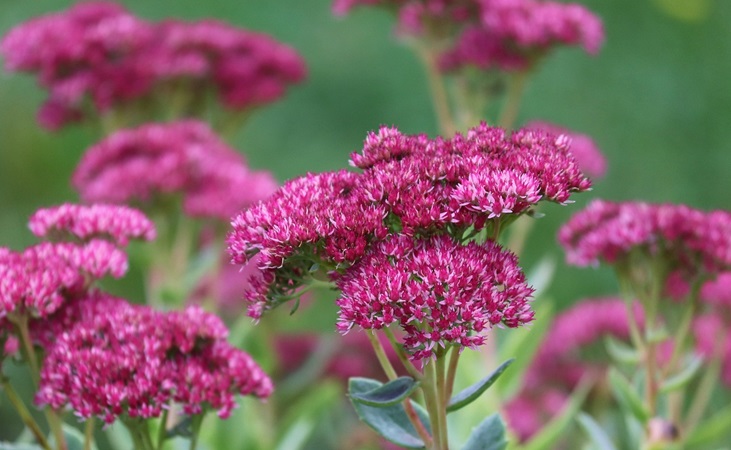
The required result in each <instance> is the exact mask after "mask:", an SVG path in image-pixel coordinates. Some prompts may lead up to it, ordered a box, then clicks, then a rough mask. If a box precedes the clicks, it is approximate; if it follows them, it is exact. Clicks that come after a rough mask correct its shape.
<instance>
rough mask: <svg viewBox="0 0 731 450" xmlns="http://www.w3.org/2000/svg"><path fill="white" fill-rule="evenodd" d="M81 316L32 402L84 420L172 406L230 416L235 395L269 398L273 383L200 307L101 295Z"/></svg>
mask: <svg viewBox="0 0 731 450" xmlns="http://www.w3.org/2000/svg"><path fill="white" fill-rule="evenodd" d="M73 309H74V311H75V312H77V313H80V315H81V316H83V320H78V321H76V323H75V324H74V325H73V326H72V327H70V328H69V329H66V330H64V331H63V332H62V333H60V334H59V335H58V336H57V341H56V342H55V343H54V345H53V347H52V348H51V349H50V350H49V351H48V355H47V357H46V359H45V361H44V364H43V369H42V371H41V383H40V387H39V391H38V394H37V396H36V402H37V403H38V404H39V405H49V406H51V407H52V408H54V409H62V408H68V409H71V410H73V411H74V413H75V414H76V415H77V416H78V417H80V418H83V419H88V418H90V417H99V418H100V419H102V420H104V421H105V422H106V423H112V422H114V421H115V420H116V419H117V418H119V417H120V416H123V415H124V416H125V417H129V418H151V417H159V416H160V415H161V414H162V411H163V410H164V409H167V408H169V407H171V406H172V403H177V404H179V405H181V406H182V409H183V412H184V413H185V414H189V415H192V414H200V413H202V412H204V411H206V410H210V409H213V410H217V411H218V415H219V416H220V417H223V418H225V417H228V415H229V414H230V413H231V411H232V409H233V408H234V407H235V405H236V403H235V401H234V396H235V395H236V394H241V395H249V394H251V395H255V396H257V397H260V398H265V397H268V396H269V395H270V394H271V392H272V382H271V380H270V379H269V377H268V376H267V375H266V374H265V373H264V372H263V371H262V370H261V368H260V367H259V366H258V365H256V363H255V362H254V361H253V360H252V359H251V357H250V356H249V355H247V354H246V353H244V352H243V351H241V350H238V349H236V348H234V347H232V346H231V345H230V344H228V342H227V341H226V337H227V330H226V328H225V326H224V325H223V323H222V322H221V321H220V319H218V317H216V316H214V315H212V314H209V313H206V312H204V311H202V310H201V309H200V308H197V307H189V308H187V309H185V310H184V311H173V312H157V311H154V310H152V309H150V308H149V307H146V306H135V305H131V304H129V303H127V302H126V301H124V300H121V299H117V298H113V297H111V296H108V295H106V294H101V293H91V294H89V296H88V297H87V298H85V299H82V300H79V301H78V302H76V304H74V305H73Z"/></svg>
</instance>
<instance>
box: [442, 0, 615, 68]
mask: <svg viewBox="0 0 731 450" xmlns="http://www.w3.org/2000/svg"><path fill="white" fill-rule="evenodd" d="M478 3H479V4H480V16H479V22H478V23H477V24H475V25H473V26H470V27H467V28H466V29H465V30H464V31H463V32H462V34H461V35H460V36H459V38H458V39H457V43H456V44H455V45H454V47H453V48H452V49H451V50H450V51H447V52H446V53H445V54H444V55H443V57H442V61H441V64H442V68H443V69H445V70H456V69H459V68H461V67H464V66H475V67H478V68H480V69H483V70H486V69H493V68H498V69H503V70H515V69H524V68H526V67H528V66H530V65H531V64H532V63H533V62H534V61H535V60H536V59H537V58H539V57H540V56H542V55H543V54H545V53H546V52H547V51H549V50H550V49H551V48H553V47H554V46H557V45H575V46H581V47H583V48H584V50H586V51H587V52H588V53H592V54H594V53H597V52H598V51H599V48H600V47H601V44H602V42H603V40H604V28H603V26H602V23H601V20H599V18H598V17H597V16H595V15H594V14H593V13H591V12H590V11H589V10H587V9H586V8H584V7H583V6H582V5H580V4H575V3H561V2H554V1H543V0H481V1H478Z"/></svg>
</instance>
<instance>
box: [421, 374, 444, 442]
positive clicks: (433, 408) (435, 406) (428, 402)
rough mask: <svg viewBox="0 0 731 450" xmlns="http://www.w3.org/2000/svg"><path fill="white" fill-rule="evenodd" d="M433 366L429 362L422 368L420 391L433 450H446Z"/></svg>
mask: <svg viewBox="0 0 731 450" xmlns="http://www.w3.org/2000/svg"><path fill="white" fill-rule="evenodd" d="M435 365H436V364H435V363H434V362H433V361H429V362H427V363H426V365H425V366H424V380H423V381H422V384H421V390H422V392H423V393H424V403H425V406H426V410H427V412H428V413H429V422H430V423H431V428H432V437H433V438H434V447H433V449H434V450H446V449H444V448H443V447H442V423H441V420H440V414H439V400H438V397H439V395H438V393H437V389H436V387H437V386H436V384H437V383H436V370H435Z"/></svg>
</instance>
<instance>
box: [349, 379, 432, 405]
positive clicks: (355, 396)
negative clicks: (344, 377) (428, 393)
mask: <svg viewBox="0 0 731 450" xmlns="http://www.w3.org/2000/svg"><path fill="white" fill-rule="evenodd" d="M363 379H366V378H363ZM372 381H376V380H372ZM376 382H377V381H376ZM418 386H419V383H418V382H417V381H415V380H414V379H413V378H411V377H399V378H396V379H395V380H391V381H389V382H388V383H386V384H383V385H381V386H379V387H377V388H375V389H372V390H370V391H368V392H363V393H354V392H349V393H348V394H349V395H350V398H351V399H352V400H353V401H355V402H358V403H363V404H364V405H369V406H377V407H381V408H383V407H386V406H391V405H395V404H396V403H399V402H400V401H402V400H404V399H405V398H406V397H408V396H409V395H411V393H412V392H414V390H415V389H416V388H417V387H418Z"/></svg>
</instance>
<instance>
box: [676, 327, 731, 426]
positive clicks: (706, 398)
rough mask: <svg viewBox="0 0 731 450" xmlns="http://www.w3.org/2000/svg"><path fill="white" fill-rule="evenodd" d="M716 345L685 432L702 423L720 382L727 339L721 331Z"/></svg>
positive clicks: (694, 401) (691, 406) (691, 407)
mask: <svg viewBox="0 0 731 450" xmlns="http://www.w3.org/2000/svg"><path fill="white" fill-rule="evenodd" d="M716 334H717V337H716V345H715V348H714V349H713V356H712V359H711V363H710V364H709V366H708V368H707V369H706V370H705V371H704V372H703V377H702V378H701V381H700V383H699V384H698V388H697V389H696V391H695V395H694V396H693V401H692V402H691V404H690V407H689V409H688V415H687V417H686V420H685V426H684V427H683V429H684V431H685V434H686V435H688V434H690V432H691V431H693V429H695V427H696V426H697V425H698V424H699V423H700V421H701V419H702V418H703V415H704V414H705V412H706V408H707V407H708V403H709V402H710V400H711V396H712V394H713V391H714V389H715V388H716V384H717V383H718V377H719V376H720V375H721V368H722V367H723V359H724V358H723V353H724V352H723V349H724V346H725V344H726V339H725V338H723V336H722V335H721V333H716Z"/></svg>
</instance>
